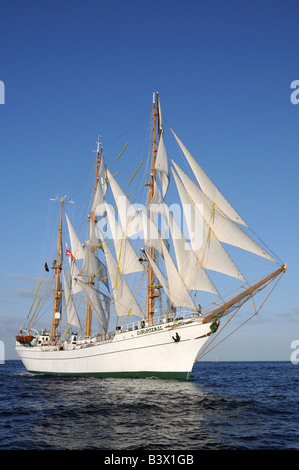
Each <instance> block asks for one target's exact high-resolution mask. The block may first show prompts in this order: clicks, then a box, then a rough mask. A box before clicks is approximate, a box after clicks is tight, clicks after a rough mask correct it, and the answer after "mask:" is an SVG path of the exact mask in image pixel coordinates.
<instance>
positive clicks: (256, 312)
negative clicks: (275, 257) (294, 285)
mask: <svg viewBox="0 0 299 470" xmlns="http://www.w3.org/2000/svg"><path fill="white" fill-rule="evenodd" d="M283 274H284V272H282V273H281V275H280V276H279V278H278V280H277V281H276V283H275V284H274V286H273V287H272V289H271V291H270V292H269V294H268V295H267V296H266V298H265V299H264V301H263V302H262V304H261V305H260V307H259V309H258V310H256V307H255V302H254V296H253V294H252V300H253V305H254V309H255V312H254V314H253V315H251V317H249V318H247V320H245V321H244V322H243V323H241V325H239V326H238V327H237V328H235V329H234V330H233V331H232V332H231V333H229V334H228V335H227V336H226V337H225V338H223V339H222V340H221V341H219V343H217V344H216V345H215V346H214V347H212V348H211V349H208V348H209V347H210V346H211V344H212V342H213V341H214V340H215V339H216V338H217V336H218V335H219V334H220V333H221V331H223V329H224V328H225V327H226V326H227V325H228V324H229V323H230V321H231V320H232V318H233V317H234V316H235V315H236V313H237V312H238V311H239V310H240V309H241V307H242V306H243V305H244V303H245V302H246V301H247V299H246V300H244V302H243V303H242V304H241V305H240V307H239V308H238V309H237V310H236V311H235V312H234V314H233V315H232V316H231V318H230V319H228V320H227V322H226V324H225V325H224V326H223V327H222V328H221V330H220V331H219V332H218V333H217V335H216V336H215V337H214V338H213V339H212V341H210V343H209V344H208V345H207V346H206V348H205V349H204V350H203V351H202V352H201V353H200V354H199V355H198V356H197V357H196V359H195V360H194V364H195V363H196V362H197V361H199V359H201V358H202V357H204V356H206V355H207V354H208V353H209V352H211V351H213V349H215V348H216V347H217V346H219V344H221V343H223V341H225V340H226V339H227V338H229V337H230V336H231V335H232V334H233V333H235V332H236V331H238V330H239V329H240V328H241V327H242V326H244V325H245V324H246V323H247V322H248V321H249V320H251V319H252V318H253V317H255V316H256V315H257V314H258V313H259V312H260V311H261V309H262V307H263V306H264V304H265V302H266V301H267V299H268V298H269V297H270V295H271V294H272V292H273V290H274V289H275V287H276V286H277V284H278V282H279V281H280V279H281V278H282V276H283ZM207 349H208V351H207ZM205 351H206V352H205ZM204 352H205V354H204Z"/></svg>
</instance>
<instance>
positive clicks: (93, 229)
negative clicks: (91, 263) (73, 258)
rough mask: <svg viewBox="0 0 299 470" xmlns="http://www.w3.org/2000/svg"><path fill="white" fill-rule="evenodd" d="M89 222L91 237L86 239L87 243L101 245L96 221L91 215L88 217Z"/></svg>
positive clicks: (94, 245)
mask: <svg viewBox="0 0 299 470" xmlns="http://www.w3.org/2000/svg"><path fill="white" fill-rule="evenodd" d="M88 219H89V220H88V222H89V239H88V240H86V242H85V243H86V245H89V246H93V247H96V246H98V245H99V243H100V242H99V239H98V237H97V236H96V224H97V223H96V221H95V220H93V219H92V218H91V217H89V218H88Z"/></svg>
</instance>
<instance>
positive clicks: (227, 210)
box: [171, 129, 248, 227]
mask: <svg viewBox="0 0 299 470" xmlns="http://www.w3.org/2000/svg"><path fill="white" fill-rule="evenodd" d="M171 130H172V129H171ZM172 133H173V135H174V137H175V138H176V140H177V142H178V144H179V146H180V147H181V149H182V151H183V153H184V155H185V157H186V159H187V160H188V162H189V164H190V166H191V168H192V170H193V172H194V174H195V177H196V179H197V181H198V183H199V185H200V187H201V189H202V190H203V192H204V194H206V196H207V197H208V198H209V199H210V200H211V201H212V203H215V204H216V205H217V207H218V208H219V209H220V210H221V211H222V212H223V213H224V214H225V215H226V216H227V217H229V218H230V219H231V220H233V221H234V222H237V223H238V224H241V225H245V226H246V227H248V225H247V224H246V222H244V220H243V219H242V218H241V217H240V215H239V214H238V213H237V212H236V211H235V209H234V208H233V207H232V206H231V205H230V203H229V202H228V201H227V200H226V199H225V197H224V196H223V195H222V194H221V192H220V191H219V190H218V188H217V187H216V186H215V185H214V183H213V182H212V181H211V180H210V178H209V177H208V176H207V174H206V173H205V172H204V171H203V169H202V168H201V167H200V166H199V164H198V163H197V161H196V160H195V159H194V158H193V156H192V155H191V153H190V152H189V151H188V150H187V148H186V147H185V145H184V144H183V143H182V142H181V140H180V139H179V138H178V136H177V135H176V134H175V132H174V131H173V130H172Z"/></svg>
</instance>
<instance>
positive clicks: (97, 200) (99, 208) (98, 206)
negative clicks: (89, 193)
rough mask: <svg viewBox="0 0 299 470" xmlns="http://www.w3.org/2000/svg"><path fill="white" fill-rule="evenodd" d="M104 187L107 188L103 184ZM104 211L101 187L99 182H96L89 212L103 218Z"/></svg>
mask: <svg viewBox="0 0 299 470" xmlns="http://www.w3.org/2000/svg"><path fill="white" fill-rule="evenodd" d="M104 187H107V185H106V184H105V185H104ZM104 211H105V200H104V195H103V190H102V186H101V185H100V184H99V181H98V182H97V189H96V193H95V197H94V201H93V205H92V207H91V212H94V213H95V215H101V216H103V215H104Z"/></svg>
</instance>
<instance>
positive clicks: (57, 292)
mask: <svg viewBox="0 0 299 470" xmlns="http://www.w3.org/2000/svg"><path fill="white" fill-rule="evenodd" d="M51 200H52V201H58V202H60V221H59V230H58V244H57V257H56V261H55V263H54V265H53V266H52V269H54V270H55V290H54V306H53V321H52V334H51V336H52V340H55V338H56V330H57V327H58V325H59V320H60V315H61V312H59V311H58V310H59V304H60V303H61V295H62V290H61V287H60V286H61V282H60V273H61V271H62V215H63V206H64V204H65V203H66V202H72V201H68V199H67V197H66V196H63V197H61V198H58V197H56V198H55V199H51Z"/></svg>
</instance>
